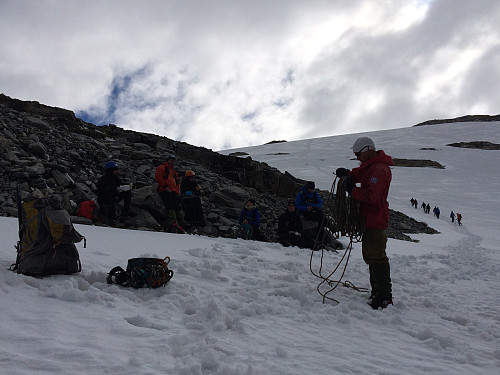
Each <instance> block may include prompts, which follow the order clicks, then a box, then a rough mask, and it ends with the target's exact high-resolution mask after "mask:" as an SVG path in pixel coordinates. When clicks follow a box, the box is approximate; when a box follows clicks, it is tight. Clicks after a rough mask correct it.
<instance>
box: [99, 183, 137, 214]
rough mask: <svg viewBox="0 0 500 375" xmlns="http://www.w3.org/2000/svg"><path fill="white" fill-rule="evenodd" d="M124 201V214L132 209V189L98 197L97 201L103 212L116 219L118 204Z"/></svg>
mask: <svg viewBox="0 0 500 375" xmlns="http://www.w3.org/2000/svg"><path fill="white" fill-rule="evenodd" d="M121 201H123V211H122V214H124V213H127V212H128V211H129V210H130V203H131V202H132V191H131V190H127V191H121V192H120V193H118V195H117V196H113V197H101V198H100V199H98V201H97V203H99V204H100V205H101V206H102V207H101V212H102V211H103V208H104V211H105V215H106V216H107V217H108V218H109V219H110V220H116V205H117V204H118V203H120V202H121Z"/></svg>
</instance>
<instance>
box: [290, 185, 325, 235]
mask: <svg viewBox="0 0 500 375" xmlns="http://www.w3.org/2000/svg"><path fill="white" fill-rule="evenodd" d="M295 207H296V208H297V211H298V212H299V213H300V214H301V215H302V216H304V219H306V220H311V221H315V222H317V223H318V228H317V231H316V233H315V238H317V239H318V241H319V242H321V241H322V240H323V231H324V227H323V225H324V214H323V211H322V210H321V208H322V207H323V201H322V200H321V198H320V196H319V194H318V193H317V192H316V186H315V184H314V181H308V182H307V183H306V184H305V185H304V186H303V187H302V189H301V190H300V192H299V193H298V194H297V197H296V198H295Z"/></svg>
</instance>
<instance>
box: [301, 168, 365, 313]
mask: <svg viewBox="0 0 500 375" xmlns="http://www.w3.org/2000/svg"><path fill="white" fill-rule="evenodd" d="M348 179H349V177H348V176H345V177H342V178H340V179H339V178H338V177H335V179H334V180H333V183H332V187H331V189H330V194H329V195H328V200H327V202H326V206H327V207H332V211H331V215H330V216H329V217H328V218H327V217H326V215H325V217H324V218H323V222H322V223H321V225H322V226H323V225H325V224H326V227H327V228H328V229H329V230H330V231H331V232H332V233H333V234H334V236H335V238H339V237H340V236H347V237H349V245H348V246H347V248H346V249H345V252H344V255H343V256H342V257H341V259H340V261H339V262H338V264H337V265H336V266H335V267H334V269H333V271H331V272H330V273H329V274H328V275H324V274H323V259H324V256H325V253H324V249H323V242H324V237H325V236H324V234H323V238H321V239H320V238H319V233H320V231H318V234H317V236H316V240H315V243H318V244H320V247H321V257H320V264H319V269H318V272H315V271H314V270H313V258H314V255H315V254H316V253H317V252H316V251H314V250H313V251H311V257H310V259H309V269H310V270H311V273H312V274H313V275H314V276H316V277H317V278H319V279H321V282H320V283H319V284H318V286H317V288H316V289H317V291H318V293H319V294H320V295H321V296H322V297H323V303H325V302H326V299H329V300H332V301H334V302H337V303H339V301H338V300H336V299H335V298H333V297H330V296H329V295H328V294H330V293H331V292H333V291H334V290H335V289H336V288H337V287H338V286H339V285H340V284H342V285H343V286H345V287H347V288H352V289H354V290H357V291H359V292H367V291H368V289H367V288H359V287H356V286H355V285H354V284H353V283H351V282H350V281H348V280H345V281H342V278H343V277H344V274H345V271H346V269H347V264H348V263H349V258H350V256H351V251H352V244H353V243H356V242H360V241H361V238H362V234H363V232H364V222H363V220H362V218H361V216H360V215H359V203H358V202H357V201H356V200H355V199H354V198H352V197H351V196H350V195H346V185H347V181H348ZM337 180H338V182H337ZM336 183H337V184H336ZM335 186H336V187H337V189H336V191H335ZM332 201H333V202H332ZM342 264H343V267H342ZM339 269H340V270H342V272H341V275H340V277H339V278H338V280H335V279H333V276H334V274H335V273H336V272H337V270H339ZM324 285H328V286H329V289H327V290H326V291H325V290H324V289H325V288H324Z"/></svg>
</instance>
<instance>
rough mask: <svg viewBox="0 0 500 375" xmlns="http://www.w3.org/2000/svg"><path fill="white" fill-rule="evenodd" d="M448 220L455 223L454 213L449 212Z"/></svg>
mask: <svg viewBox="0 0 500 375" xmlns="http://www.w3.org/2000/svg"><path fill="white" fill-rule="evenodd" d="M450 218H451V222H452V223H454V222H455V213H454V212H453V211H451V214H450Z"/></svg>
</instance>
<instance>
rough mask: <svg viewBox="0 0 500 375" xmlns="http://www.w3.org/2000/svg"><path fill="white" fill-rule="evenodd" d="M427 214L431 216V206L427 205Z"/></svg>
mask: <svg viewBox="0 0 500 375" xmlns="http://www.w3.org/2000/svg"><path fill="white" fill-rule="evenodd" d="M425 213H426V214H430V213H431V205H430V204H429V203H427V206H425Z"/></svg>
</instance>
